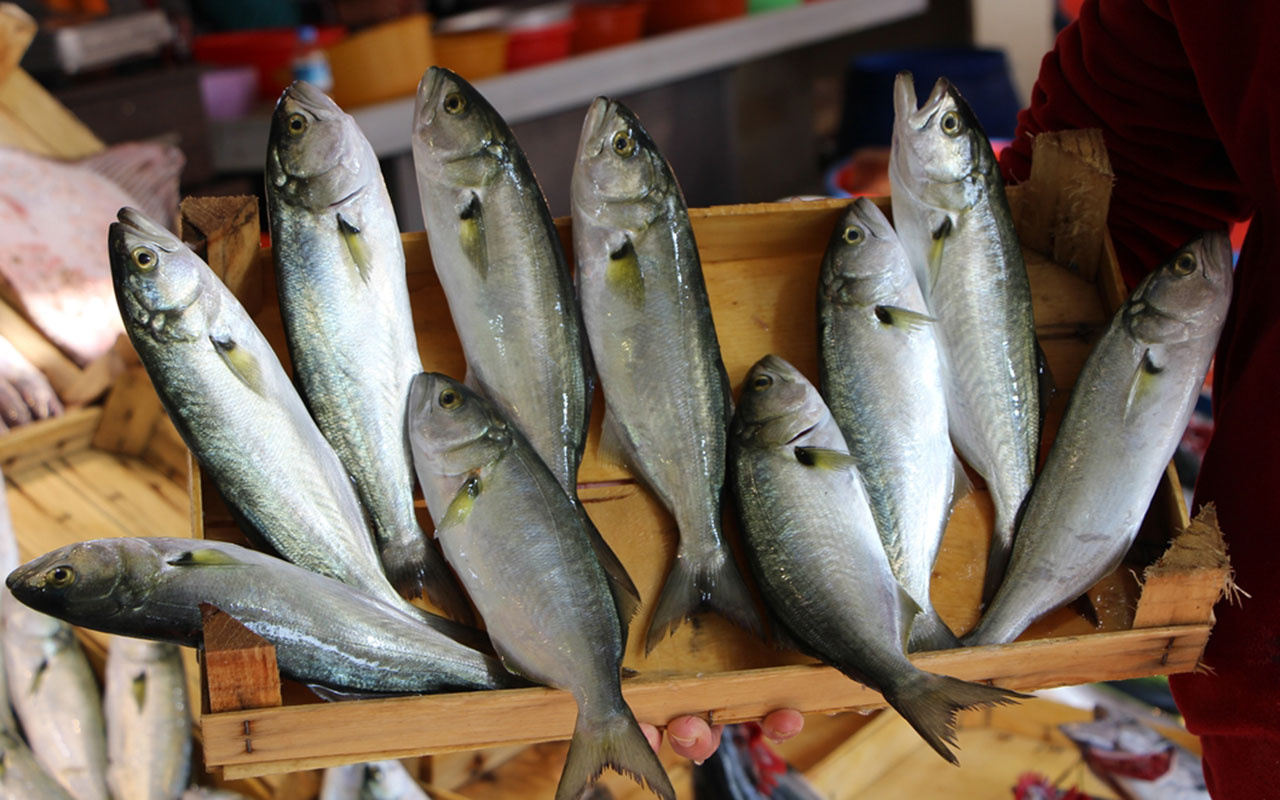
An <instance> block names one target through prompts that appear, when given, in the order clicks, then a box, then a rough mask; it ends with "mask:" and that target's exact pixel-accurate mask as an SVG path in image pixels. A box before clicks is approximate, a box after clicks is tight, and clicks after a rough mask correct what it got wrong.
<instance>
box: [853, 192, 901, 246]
mask: <svg viewBox="0 0 1280 800" xmlns="http://www.w3.org/2000/svg"><path fill="white" fill-rule="evenodd" d="M851 208H852V211H853V217H854V219H856V220H857V221H858V222H861V223H862V226H863V227H864V228H866V229H867V233H869V234H871V235H872V236H874V237H876V238H877V239H887V238H889V234H890V232H891V231H892V228H891V227H890V225H889V220H888V219H887V218H885V215H884V212H882V211H881V210H880V207H879V206H877V205H876V204H875V203H873V202H872V201H871V200H870V199H869V198H866V197H859V198H858V199H857V200H854V201H853V205H852V207H851Z"/></svg>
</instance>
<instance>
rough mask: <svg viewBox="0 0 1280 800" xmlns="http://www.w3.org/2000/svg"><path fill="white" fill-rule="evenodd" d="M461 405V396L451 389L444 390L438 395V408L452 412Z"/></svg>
mask: <svg viewBox="0 0 1280 800" xmlns="http://www.w3.org/2000/svg"><path fill="white" fill-rule="evenodd" d="M460 405H462V395H461V394H459V393H458V392H456V391H454V390H453V389H445V390H444V391H442V392H441V393H440V407H441V408H444V409H448V410H450V411H452V410H453V409H455V408H457V407H458V406H460Z"/></svg>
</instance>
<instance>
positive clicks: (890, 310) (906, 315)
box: [876, 306, 938, 333]
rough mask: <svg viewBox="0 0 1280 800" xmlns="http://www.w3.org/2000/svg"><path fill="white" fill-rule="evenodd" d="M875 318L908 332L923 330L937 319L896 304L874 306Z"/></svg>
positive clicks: (883, 323)
mask: <svg viewBox="0 0 1280 800" xmlns="http://www.w3.org/2000/svg"><path fill="white" fill-rule="evenodd" d="M876 319H878V320H880V324H882V325H886V326H889V327H892V328H898V329H900V330H903V331H907V332H908V333H910V332H912V331H919V330H924V329H925V328H927V327H928V326H930V325H932V324H933V323H935V322H937V321H938V320H936V319H934V318H933V317H931V316H929V315H928V314H921V313H920V312H919V311H912V310H910V309H907V308H899V307H898V306H876Z"/></svg>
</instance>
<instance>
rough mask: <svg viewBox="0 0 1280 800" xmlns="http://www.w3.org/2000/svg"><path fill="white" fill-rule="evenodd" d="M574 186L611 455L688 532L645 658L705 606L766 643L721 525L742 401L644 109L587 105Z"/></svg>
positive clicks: (585, 300)
mask: <svg viewBox="0 0 1280 800" xmlns="http://www.w3.org/2000/svg"><path fill="white" fill-rule="evenodd" d="M571 187H572V188H571V205H572V207H573V242H574V244H573V249H574V254H575V257H576V259H577V271H576V279H577V285H578V294H579V296H580V298H581V302H582V315H583V320H584V321H585V323H586V327H587V341H588V342H589V343H590V346H591V353H592V356H593V362H594V365H595V369H596V372H597V374H598V376H599V379H600V383H601V385H602V386H603V388H604V397H605V422H604V426H605V431H606V437H607V438H609V439H610V445H609V447H610V448H611V449H614V450H616V451H618V452H619V453H620V455H621V457H622V460H623V461H625V463H627V464H628V465H629V466H630V467H631V469H632V470H633V471H634V472H635V473H636V474H638V475H639V477H640V478H641V479H642V480H643V481H644V482H645V483H646V484H647V485H648V486H649V487H650V488H651V489H652V490H653V492H654V493H655V494H657V496H658V498H659V499H660V500H661V501H662V503H663V505H664V506H666V508H667V510H668V511H670V512H671V514H672V515H673V516H674V517H675V520H676V524H677V526H678V528H679V530H680V544H679V549H678V550H677V552H676V558H675V562H674V564H673V565H672V567H671V571H670V573H669V574H668V576H667V579H666V583H665V585H664V586H663V589H662V593H661V594H660V595H659V597H658V601H657V605H656V607H655V609H654V611H653V615H652V618H651V621H650V623H649V631H648V635H647V638H646V641H645V651H646V652H651V651H652V650H653V648H654V647H655V646H656V645H657V644H658V642H659V641H661V639H662V637H664V636H666V635H667V634H669V633H670V632H672V631H674V630H675V629H676V628H678V627H679V626H680V624H681V622H683V621H684V620H686V619H689V618H691V617H693V616H694V615H696V614H697V613H699V612H700V611H702V610H704V609H710V610H712V611H715V612H717V613H719V614H721V615H722V616H724V617H725V618H727V619H729V620H731V621H733V622H734V623H735V624H737V625H739V626H741V627H743V628H745V629H746V630H749V631H751V632H753V633H755V634H757V635H763V627H762V625H761V622H760V618H759V616H758V614H757V613H756V610H755V604H754V602H753V601H752V599H751V593H750V592H749V591H748V590H747V586H746V583H745V582H744V581H743V579H742V575H741V573H740V572H739V571H738V566H737V563H736V562H735V561H734V557H733V552H732V551H731V550H730V548H729V544H728V541H727V540H726V537H725V532H724V528H723V520H722V517H723V504H724V497H723V495H724V481H725V447H726V445H725V438H726V436H727V432H728V426H729V419H730V417H731V416H732V414H733V399H732V395H731V392H730V389H729V377H728V375H727V374H726V373H725V368H724V362H723V361H722V360H721V357H720V343H719V340H718V339H717V338H716V329H715V323H714V322H713V320H712V318H711V305H710V302H709V300H708V299H707V287H706V283H705V282H704V280H703V277H702V265H701V262H700V261H699V258H698V248H697V244H696V243H695V242H694V238H693V229H692V227H691V226H690V224H689V214H688V210H687V208H686V206H685V202H684V195H683V194H681V192H680V187H679V185H678V184H677V183H676V178H675V175H674V173H673V172H672V170H671V167H670V165H669V164H668V163H667V161H666V159H664V158H663V157H662V154H661V153H660V152H659V151H658V147H657V145H656V144H655V143H654V141H653V139H651V138H650V137H649V134H648V133H647V132H646V131H645V129H644V127H643V126H642V125H641V124H640V121H639V120H638V119H637V118H636V116H635V114H634V113H632V111H631V110H630V109H629V108H627V107H626V106H625V105H623V104H622V103H619V102H617V101H614V100H609V99H608V98H604V97H598V98H596V100H595V102H593V103H592V104H591V107H590V109H589V110H588V111H587V117H586V121H585V122H584V124H583V127H582V138H581V140H580V141H579V143H578V153H577V159H576V161H575V163H574V169H573V181H572V185H571Z"/></svg>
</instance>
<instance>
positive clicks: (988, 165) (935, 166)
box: [890, 72, 995, 210]
mask: <svg viewBox="0 0 1280 800" xmlns="http://www.w3.org/2000/svg"><path fill="white" fill-rule="evenodd" d="M893 105H894V121H893V150H892V155H891V156H890V169H891V170H893V171H894V173H895V175H896V176H897V178H898V179H899V182H900V183H901V184H902V185H903V188H904V189H906V190H907V191H908V192H909V193H911V194H913V195H915V196H916V197H917V198H919V199H920V200H921V201H923V202H924V203H926V204H928V205H932V206H936V207H939V208H945V209H952V210H954V209H960V208H965V207H967V206H969V205H970V204H971V201H972V197H971V192H972V188H971V187H970V185H969V184H970V181H968V180H967V179H968V178H969V177H970V176H972V175H974V174H975V173H979V172H981V173H986V172H989V171H991V170H992V169H993V168H994V163H995V156H994V154H993V153H992V152H991V144H990V143H989V142H988V141H987V135H986V133H985V132H984V131H983V130H982V126H981V125H980V124H979V122H978V118H977V117H976V116H975V115H974V113H973V110H972V109H971V108H969V104H968V103H967V102H965V99H964V98H963V97H961V96H960V92H959V91H957V90H956V87H955V86H953V85H952V84H951V82H950V81H948V80H947V79H946V78H939V79H938V82H937V83H936V84H934V87H933V91H932V92H931V93H930V94H929V97H928V98H927V99H926V100H925V101H924V104H923V105H921V106H920V107H919V108H917V107H916V90H915V83H914V82H913V80H912V77H911V73H909V72H900V73H898V77H897V79H896V80H895V81H894V85H893Z"/></svg>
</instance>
